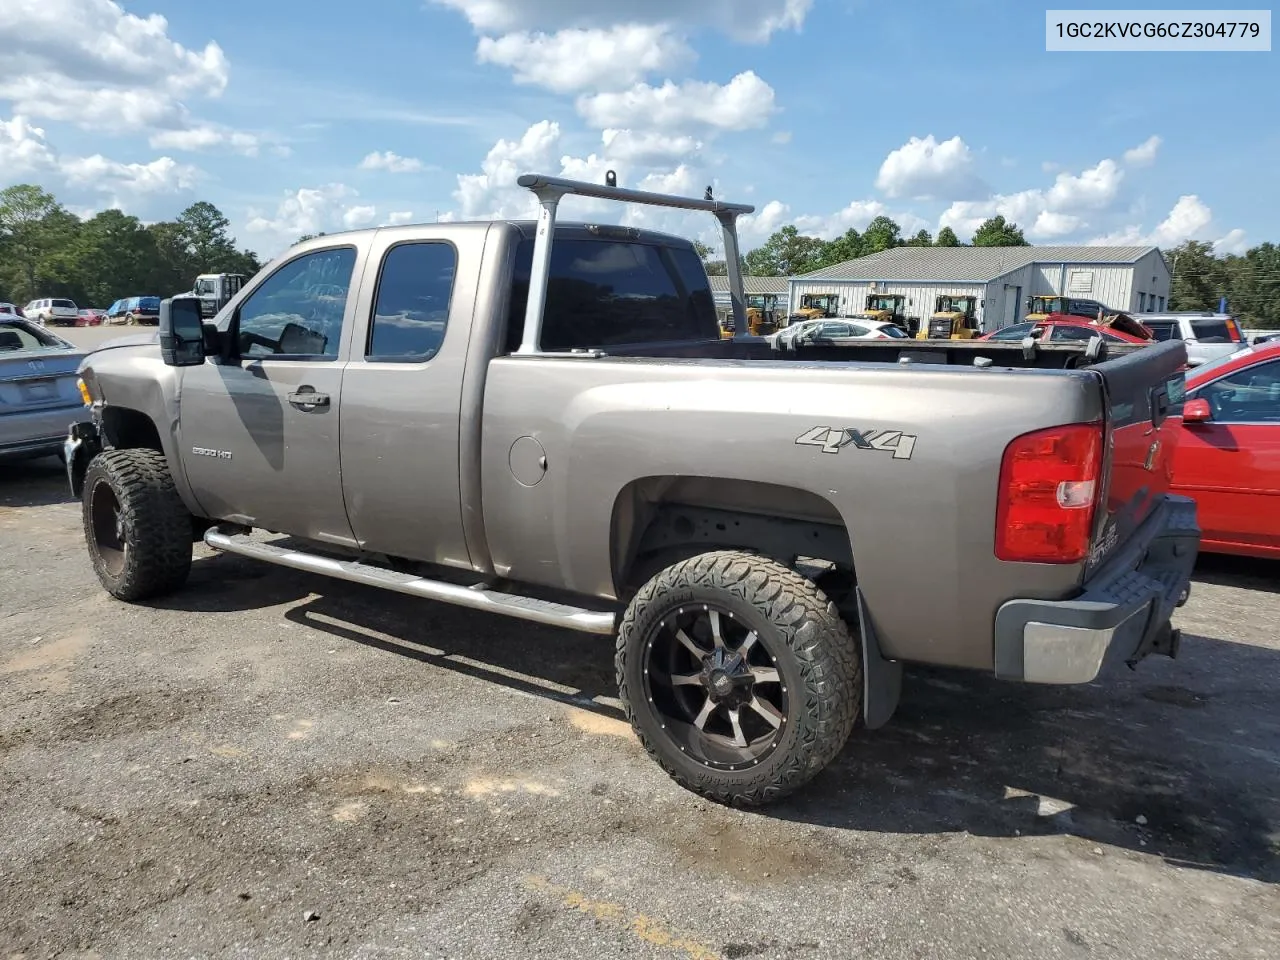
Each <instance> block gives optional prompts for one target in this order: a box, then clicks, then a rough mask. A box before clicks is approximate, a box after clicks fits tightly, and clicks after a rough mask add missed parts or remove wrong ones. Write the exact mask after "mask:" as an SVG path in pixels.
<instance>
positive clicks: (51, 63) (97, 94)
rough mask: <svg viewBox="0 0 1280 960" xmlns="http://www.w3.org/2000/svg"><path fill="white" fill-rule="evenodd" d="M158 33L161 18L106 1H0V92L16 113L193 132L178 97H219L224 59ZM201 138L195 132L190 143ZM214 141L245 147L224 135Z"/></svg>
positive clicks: (216, 50)
mask: <svg viewBox="0 0 1280 960" xmlns="http://www.w3.org/2000/svg"><path fill="white" fill-rule="evenodd" d="M168 31H169V23H168V21H167V20H166V19H165V18H164V17H162V16H160V15H158V14H151V15H148V16H139V15H137V14H133V13H128V12H126V11H125V10H124V9H123V8H122V7H121V5H120V4H119V3H116V2H113V0H4V2H3V3H0V37H3V38H4V41H3V45H2V47H3V53H2V55H3V58H4V65H3V70H2V71H0V100H7V101H10V102H11V104H12V106H13V110H14V112H15V113H17V114H21V115H22V116H26V117H30V118H33V119H45V120H58V121H63V122H66V123H73V124H76V125H78V126H80V127H82V128H85V129H91V130H107V131H111V132H115V133H120V132H133V131H144V130H145V131H149V132H155V131H174V132H179V131H190V130H193V129H194V130H199V129H200V128H201V127H202V126H203V125H202V124H201V123H200V122H199V121H197V120H194V119H193V118H192V117H191V116H190V114H189V112H188V107H187V103H188V102H189V101H191V100H192V99H194V98H216V97H219V96H221V95H222V93H223V92H224V91H225V89H226V87H227V83H228V78H229V75H230V64H229V63H228V61H227V57H226V55H225V54H224V53H223V51H222V48H221V47H220V46H218V44H217V43H215V42H213V41H212V40H211V41H209V42H207V43H206V44H205V45H204V47H202V48H198V49H197V48H188V47H186V46H184V45H182V44H181V43H178V42H177V41H176V40H174V39H173V38H172V37H170V36H169V33H168ZM208 140H209V135H208V134H207V133H197V134H195V135H194V141H193V142H195V143H197V144H199V143H204V142H207V141H208ZM218 142H219V143H226V144H227V145H229V146H231V147H232V148H233V149H239V150H241V151H242V152H244V151H246V150H247V149H248V146H247V144H246V143H245V141H243V140H241V141H239V142H236V141H235V139H234V138H230V135H226V136H224V137H223V138H221V139H220V140H219V141H218ZM153 145H155V146H165V147H172V148H175V149H177V148H178V146H179V144H178V143H177V142H176V141H169V142H167V143H166V142H161V143H157V144H153ZM210 145H212V144H210Z"/></svg>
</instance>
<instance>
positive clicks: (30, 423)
mask: <svg viewBox="0 0 1280 960" xmlns="http://www.w3.org/2000/svg"><path fill="white" fill-rule="evenodd" d="M87 419H89V412H88V410H87V409H86V408H85V407H84V406H82V405H81V404H75V405H69V406H65V407H53V408H45V409H42V410H32V411H30V412H26V413H7V414H5V415H4V416H3V417H0V458H3V457H10V456H12V457H19V456H20V457H30V456H36V455H44V454H54V453H57V452H58V451H59V450H61V449H62V442H63V441H64V440H65V439H66V437H67V426H68V424H71V423H76V422H78V421H81V420H87Z"/></svg>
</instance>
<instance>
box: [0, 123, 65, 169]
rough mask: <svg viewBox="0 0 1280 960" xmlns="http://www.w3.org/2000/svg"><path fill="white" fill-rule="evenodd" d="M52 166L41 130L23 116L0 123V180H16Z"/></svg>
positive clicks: (53, 158)
mask: <svg viewBox="0 0 1280 960" xmlns="http://www.w3.org/2000/svg"><path fill="white" fill-rule="evenodd" d="M54 164H55V156H54V152H53V149H52V148H51V147H50V146H49V144H48V142H47V141H46V140H45V136H44V130H43V129H41V128H40V127H33V126H32V125H31V124H30V123H29V122H28V121H27V119H26V118H25V117H14V118H13V119H12V120H0V179H2V180H16V179H18V178H19V177H24V176H26V175H27V174H30V173H34V172H36V171H38V170H44V169H47V168H49V167H52V166H54Z"/></svg>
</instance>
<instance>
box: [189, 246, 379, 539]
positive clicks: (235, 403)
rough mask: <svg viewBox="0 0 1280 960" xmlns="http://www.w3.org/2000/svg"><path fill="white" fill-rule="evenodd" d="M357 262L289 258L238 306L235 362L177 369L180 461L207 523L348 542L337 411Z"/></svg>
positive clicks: (347, 249) (335, 253)
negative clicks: (228, 523) (179, 376)
mask: <svg viewBox="0 0 1280 960" xmlns="http://www.w3.org/2000/svg"><path fill="white" fill-rule="evenodd" d="M361 242H364V243H367V241H361ZM360 260H361V250H360V248H359V247H358V246H357V244H356V243H346V244H342V245H335V246H331V247H325V248H322V249H314V248H312V249H309V250H307V251H306V252H304V253H300V254H298V255H297V256H295V257H293V258H292V259H290V260H289V261H287V262H286V263H284V264H283V265H281V266H280V267H279V268H277V269H276V270H275V271H274V272H273V273H271V274H270V275H269V276H267V277H265V278H264V279H263V280H262V281H261V282H260V283H259V284H258V285H257V286H256V287H255V288H254V289H253V290H252V291H250V292H249V293H248V294H247V296H246V297H245V299H244V300H242V301H241V302H240V304H239V305H238V306H237V307H236V309H235V313H234V314H233V316H232V317H231V319H230V327H229V332H230V335H231V337H232V340H233V342H234V349H233V351H232V353H233V354H234V356H233V357H232V358H231V359H230V360H227V361H224V362H216V361H213V360H207V361H206V362H205V363H204V364H203V365H201V366H198V367H188V368H186V369H185V370H184V371H183V375H182V387H181V397H180V407H179V411H180V418H181V419H180V428H179V432H180V437H181V442H182V457H183V463H184V466H185V467H186V472H187V479H188V481H189V482H190V484H191V488H192V491H193V493H194V494H195V497H196V499H197V500H198V501H199V503H200V505H201V506H202V507H203V508H204V510H205V512H206V513H207V514H209V515H210V516H213V517H218V518H220V519H225V520H234V521H237V522H240V523H247V524H251V525H253V526H258V527H264V528H266V529H268V530H274V531H277V532H280V533H289V534H293V535H295V536H300V537H307V538H310V539H315V540H320V541H326V542H329V543H340V544H350V543H352V540H353V537H352V534H351V525H350V524H349V523H348V522H347V514H346V508H345V505H344V504H343V500H342V480H341V475H340V473H339V460H338V406H339V397H340V395H341V391H342V368H343V365H344V363H343V351H344V340H345V339H349V335H350V328H351V319H350V318H351V315H352V313H353V311H354V297H353V296H351V294H352V293H353V292H354V290H353V284H354V283H355V279H356V277H357V275H358V273H357V266H358V264H359V262H360Z"/></svg>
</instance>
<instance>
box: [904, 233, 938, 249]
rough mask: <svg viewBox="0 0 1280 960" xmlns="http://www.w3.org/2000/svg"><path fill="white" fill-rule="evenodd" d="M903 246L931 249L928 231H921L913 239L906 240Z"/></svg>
mask: <svg viewBox="0 0 1280 960" xmlns="http://www.w3.org/2000/svg"><path fill="white" fill-rule="evenodd" d="M903 246H907V247H932V246H933V237H931V236H930V235H929V231H928V230H921V231H920V232H919V233H917V234H916V235H915V236H914V237H912V238H911V239H910V240H908V241H907V242H906V243H905V244H903Z"/></svg>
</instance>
